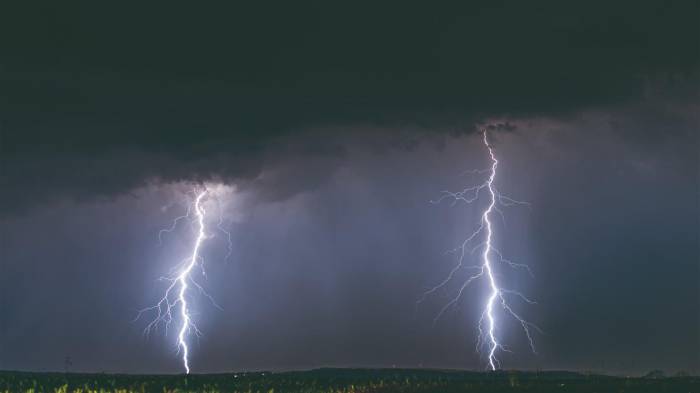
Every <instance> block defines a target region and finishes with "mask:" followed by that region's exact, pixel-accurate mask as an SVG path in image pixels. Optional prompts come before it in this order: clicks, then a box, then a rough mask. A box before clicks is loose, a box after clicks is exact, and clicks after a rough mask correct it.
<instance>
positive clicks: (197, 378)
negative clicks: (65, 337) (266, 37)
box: [0, 369, 700, 393]
mask: <svg viewBox="0 0 700 393" xmlns="http://www.w3.org/2000/svg"><path fill="white" fill-rule="evenodd" d="M0 392H1V393H5V392H8V393H9V392H12V393H49V392H50V393H136V392H139V393H150V392H164V393H166V392H172V393H174V392H178V393H185V392H202V393H220V392H221V393H223V392H226V393H234V392H235V393H312V392H327V393H370V392H371V393H404V392H405V393H408V392H420V393H452V392H538V393H547V392H560V393H564V392H586V393H591V392H599V393H606V392H648V393H664V392H666V393H676V392H678V393H681V392H682V393H687V392H691V393H692V392H697V393H700V378H697V377H682V378H661V379H645V378H621V377H610V376H601V375H582V374H576V373H570V372H538V373H535V372H519V371H501V372H493V373H480V372H465V371H446V370H423V369H419V370H404V369H318V370H311V371H295V372H280V373H270V372H255V373H231V374H198V375H189V376H184V375H123V374H122V375H120V374H72V373H71V374H64V373H28V372H12V371H0Z"/></svg>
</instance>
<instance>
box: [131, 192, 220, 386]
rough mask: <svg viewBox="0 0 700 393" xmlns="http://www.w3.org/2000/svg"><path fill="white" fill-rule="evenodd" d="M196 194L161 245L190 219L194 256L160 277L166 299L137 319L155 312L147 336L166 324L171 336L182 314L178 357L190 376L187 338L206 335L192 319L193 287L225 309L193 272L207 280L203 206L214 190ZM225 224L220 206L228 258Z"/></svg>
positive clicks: (140, 313)
mask: <svg viewBox="0 0 700 393" xmlns="http://www.w3.org/2000/svg"><path fill="white" fill-rule="evenodd" d="M194 194H195V198H194V201H192V203H191V204H189V205H188V208H187V212H186V213H185V214H184V215H182V216H178V217H176V218H175V219H173V222H172V224H171V226H170V227H168V228H166V229H162V230H160V231H159V232H158V242H159V244H162V237H163V235H164V234H167V233H170V232H172V231H174V230H175V229H176V228H177V226H178V223H179V222H180V221H182V220H185V219H189V220H190V222H191V223H192V224H193V226H194V228H195V232H196V236H195V239H194V244H193V246H192V251H191V254H190V256H189V257H188V258H186V259H185V260H183V261H182V262H181V263H180V264H178V266H176V267H175V268H174V269H173V270H172V271H171V272H170V275H169V276H163V277H160V280H162V281H167V282H169V285H168V287H167V288H166V290H165V292H164V294H163V297H161V298H160V300H159V301H158V302H157V303H156V304H155V305H153V306H151V307H147V308H144V309H142V310H140V311H139V312H138V315H137V316H136V319H139V318H140V317H141V316H142V315H143V314H144V313H149V312H150V313H155V318H154V319H153V320H152V321H151V322H150V323H149V324H148V325H147V326H146V328H145V330H144V334H146V335H149V334H150V332H151V331H152V330H154V329H157V328H158V326H159V325H161V324H163V325H164V327H165V333H166V335H167V333H168V328H169V327H170V324H171V322H172V321H173V319H174V317H173V312H176V313H177V314H179V319H180V323H181V325H180V328H179V329H178V334H177V350H178V354H181V356H182V364H183V367H184V369H185V372H186V373H187V374H189V373H190V362H189V354H190V348H189V345H188V342H187V338H188V336H189V335H190V334H191V333H194V334H195V335H196V336H197V337H200V336H201V334H202V333H201V331H200V330H199V328H197V325H196V324H195V322H194V320H193V318H192V311H191V305H190V304H189V303H188V294H189V292H190V291H189V289H190V285H191V286H192V287H194V288H197V290H198V292H199V293H200V294H201V295H203V296H205V297H206V298H207V299H209V300H210V301H211V302H212V304H213V305H214V306H215V307H217V308H219V309H220V308H221V307H220V306H219V305H218V304H217V303H216V302H215V301H214V299H213V298H212V297H211V296H210V295H209V294H208V293H207V292H206V291H205V290H204V288H203V287H202V286H201V285H199V284H198V283H197V281H196V280H195V279H194V278H193V277H192V272H193V270H194V269H195V267H199V268H200V269H201V272H202V275H203V276H204V277H205V278H206V273H205V271H204V266H203V264H202V261H203V260H202V257H201V255H200V250H201V248H202V244H203V243H204V240H206V239H207V238H209V237H210V236H209V235H208V234H207V231H206V219H207V211H206V209H205V208H204V206H203V204H204V202H205V199H206V198H207V197H208V196H209V195H210V194H211V193H210V190H209V189H207V188H204V189H203V190H199V191H198V190H195V192H194ZM193 216H194V217H193ZM222 224H223V215H222V212H221V207H220V205H219V221H218V223H217V225H216V228H217V230H218V231H220V232H221V233H223V234H224V235H226V240H227V242H228V252H227V254H226V259H228V257H229V256H230V255H231V251H232V245H231V234H230V232H228V231H226V230H225V229H224V228H223V226H222ZM174 309H175V311H174Z"/></svg>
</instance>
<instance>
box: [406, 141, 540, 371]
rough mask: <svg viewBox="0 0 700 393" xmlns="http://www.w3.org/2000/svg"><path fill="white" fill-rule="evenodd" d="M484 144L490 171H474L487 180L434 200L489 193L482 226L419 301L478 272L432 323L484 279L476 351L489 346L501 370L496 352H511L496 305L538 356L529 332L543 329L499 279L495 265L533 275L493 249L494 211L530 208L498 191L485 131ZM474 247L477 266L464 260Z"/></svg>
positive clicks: (492, 363)
mask: <svg viewBox="0 0 700 393" xmlns="http://www.w3.org/2000/svg"><path fill="white" fill-rule="evenodd" d="M483 142H484V145H485V146H486V148H487V149H488V152H489V157H490V159H491V167H490V169H488V170H482V171H471V173H472V174H475V175H481V174H484V173H488V178H487V179H486V180H485V181H484V182H482V183H480V184H478V185H476V186H472V187H467V188H465V189H463V190H462V191H458V192H451V191H443V192H442V196H441V197H440V198H439V199H437V200H436V201H432V202H433V203H440V202H442V201H443V200H445V199H448V200H452V205H453V206H454V205H455V204H456V203H457V202H460V201H461V202H464V203H467V204H470V203H474V202H477V201H478V200H479V197H480V196H481V193H482V192H483V191H486V190H487V191H488V196H489V200H488V201H489V203H488V206H487V207H486V209H485V210H484V211H483V213H482V214H481V220H480V223H479V226H478V227H477V228H476V230H475V231H474V232H472V234H471V235H469V236H468V237H467V238H466V239H465V240H464V241H463V242H462V244H460V245H459V246H458V247H457V248H455V249H454V250H452V251H453V252H455V253H458V255H459V256H458V260H457V264H456V266H455V267H454V268H453V269H452V270H451V271H450V273H449V274H448V275H447V277H446V278H445V279H444V280H443V281H442V282H440V283H439V284H438V285H436V286H435V287H433V288H431V289H429V290H428V291H426V292H425V293H424V294H423V296H422V297H421V298H420V299H419V300H418V303H421V302H423V301H424V300H425V299H426V298H427V297H428V296H429V295H431V294H432V293H435V292H436V291H438V290H440V289H442V288H443V287H445V286H446V285H447V284H448V283H450V282H451V281H452V280H453V279H454V278H455V276H456V275H457V274H458V273H459V271H460V270H471V271H474V272H475V273H474V274H472V275H471V276H469V277H467V278H466V279H465V280H464V282H463V283H462V285H461V286H460V287H459V290H458V291H457V294H456V296H455V297H454V298H452V299H451V300H450V301H449V302H448V303H447V304H446V305H445V306H444V307H443V308H442V309H441V310H440V312H439V313H438V315H437V316H436V317H435V319H434V321H433V322H437V320H438V319H439V318H440V317H441V316H442V314H444V313H445V311H447V310H448V309H449V308H450V307H452V306H454V305H455V304H456V303H457V302H458V301H459V299H460V298H461V297H462V295H463V293H464V290H465V289H466V288H467V286H469V284H471V283H472V282H474V281H476V280H477V279H482V278H483V279H485V280H486V281H487V282H488V287H489V296H488V298H487V301H486V304H485V305H484V309H483V312H482V314H481V318H480V319H479V323H478V329H479V338H478V340H477V351H481V350H482V349H483V347H484V346H485V347H486V351H485V353H486V355H487V358H488V368H490V369H491V370H496V369H497V368H500V362H499V361H498V358H497V356H496V355H497V352H498V351H499V350H501V351H506V352H509V350H508V349H507V347H506V346H504V345H503V343H502V342H501V341H500V340H499V335H498V326H497V325H498V320H497V318H496V311H497V309H496V307H495V306H496V305H497V304H500V306H501V307H500V308H501V309H502V310H503V311H504V312H505V314H506V315H510V316H511V317H513V318H514V319H515V320H516V321H517V322H518V323H519V324H520V326H521V327H522V329H523V331H524V333H525V336H526V337H527V340H528V343H529V344H530V348H531V349H532V351H533V352H535V353H536V351H535V345H534V341H533V338H532V335H531V332H530V329H531V328H532V329H535V330H537V331H540V329H539V328H538V327H537V326H536V325H534V324H532V323H530V322H528V321H526V320H525V319H523V318H522V317H520V315H518V314H517V313H516V312H515V311H514V310H513V308H512V307H511V306H510V304H509V303H508V302H507V300H506V297H507V296H509V295H512V296H515V297H517V298H519V299H521V300H523V301H525V302H526V303H528V304H534V303H535V302H534V301H532V300H530V299H528V298H527V297H525V296H524V295H523V294H522V293H520V292H518V291H514V290H510V289H506V288H503V287H502V286H501V285H500V284H499V282H498V280H497V273H496V269H495V263H494V262H497V263H503V264H504V265H506V266H509V267H511V268H513V269H524V270H526V271H527V272H528V273H529V274H530V275H532V272H531V270H530V268H529V267H528V266H527V265H524V264H519V263H515V262H512V261H510V260H508V259H506V258H504V257H503V254H502V253H501V252H500V251H499V250H498V249H496V248H495V247H494V245H493V232H494V231H493V222H492V215H493V213H494V212H496V213H498V214H500V215H501V217H503V212H502V211H501V210H499V208H498V206H499V205H500V206H513V205H529V204H528V203H526V202H521V201H517V200H514V199H512V198H509V197H507V196H505V195H503V194H501V193H500V192H498V190H497V189H496V186H495V185H494V181H495V180H496V173H497V169H498V159H497V158H496V155H495V154H494V152H493V147H492V146H491V144H490V143H489V139H488V135H487V133H486V131H483ZM480 238H483V239H484V240H483V242H482V243H478V244H476V245H474V241H475V240H476V239H480ZM470 247H471V250H469V254H473V253H474V252H476V251H477V250H478V249H480V248H483V252H482V253H481V258H480V259H481V263H479V264H476V265H465V263H464V262H465V258H466V257H467V253H468V252H467V251H468V249H469V248H470ZM494 255H495V256H497V259H496V260H495V261H494V260H493V256H494Z"/></svg>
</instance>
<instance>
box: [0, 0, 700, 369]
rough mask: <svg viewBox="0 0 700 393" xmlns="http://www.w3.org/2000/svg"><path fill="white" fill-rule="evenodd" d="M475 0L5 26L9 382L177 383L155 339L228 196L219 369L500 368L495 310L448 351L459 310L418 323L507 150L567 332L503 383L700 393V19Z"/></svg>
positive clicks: (217, 292)
mask: <svg viewBox="0 0 700 393" xmlns="http://www.w3.org/2000/svg"><path fill="white" fill-rule="evenodd" d="M234 3H235V2H234ZM472 3H473V4H471V5H469V6H467V5H464V4H457V3H454V4H448V3H444V4H433V3H430V4H429V3H427V2H420V3H418V2H417V3H416V4H406V3H396V4H395V5H377V4H372V5H360V4H358V3H354V2H348V3H345V4H339V3H332V2H305V5H300V4H297V2H285V3H284V4H272V3H265V4H260V5H258V6H254V5H246V6H244V5H234V4H228V5H226V6H224V5H223V4H213V3H209V4H201V3H197V4H195V3H187V4H177V3H173V2H168V3H162V4H160V5H156V4H154V3H150V2H149V3H144V2H139V3H134V4H127V3H124V2H115V3H109V4H108V3H104V2H85V3H80V2H73V3H71V4H66V3H65V2H49V1H46V2H15V4H3V5H2V6H0V149H1V150H0V311H1V312H0V369H12V370H37V371H38V370H63V369H64V366H65V364H64V361H65V358H66V357H67V356H68V357H70V359H71V360H72V366H70V370H73V371H91V372H92V371H94V372H99V371H105V372H130V373H154V372H166V373H175V372H181V365H180V361H179V358H178V356H177V355H176V354H175V352H176V349H177V348H176V346H175V341H174V340H175V337H174V335H173V334H172V332H171V333H170V334H169V335H168V336H167V337H166V336H164V334H163V331H159V332H157V333H154V334H152V335H151V336H150V338H148V339H146V338H144V337H143V335H142V332H143V329H144V327H145V325H146V322H147V321H144V320H137V321H133V320H134V318H135V317H136V315H137V312H138V310H139V309H141V308H143V307H146V306H149V305H151V304H153V303H154V302H155V301H157V299H158V296H159V294H160V293H161V292H162V290H163V283H162V282H159V281H158V277H159V276H161V275H163V274H165V273H167V272H168V271H169V269H171V268H172V267H173V266H174V265H175V264H177V263H178V261H180V260H181V259H182V258H183V257H184V256H185V255H187V250H188V247H189V245H190V244H191V239H192V237H191V236H190V232H188V227H187V226H186V225H185V226H184V227H182V228H179V230H178V231H175V232H173V233H172V234H170V235H168V236H167V237H166V238H165V239H164V242H163V244H159V242H158V232H159V230H161V229H163V228H167V227H168V226H169V225H170V223H171V222H172V219H173V218H175V217H177V216H178V215H181V214H183V213H184V212H185V210H186V195H187V192H189V191H190V190H192V188H193V187H195V186H196V185H201V184H205V183H206V184H210V185H220V184H223V185H226V186H227V187H228V188H227V189H228V190H229V191H230V192H229V193H228V194H227V196H226V198H223V199H222V200H221V201H220V202H221V211H222V218H223V225H224V226H225V227H226V228H228V229H229V230H230V232H231V236H232V246H233V247H232V254H231V256H230V258H228V260H224V257H225V255H226V244H225V241H224V238H223V236H221V234H220V233H219V234H218V235H217V236H214V237H212V238H210V239H207V241H206V244H205V246H204V249H203V255H204V257H205V259H206V268H207V276H208V279H207V280H206V281H204V282H203V284H204V285H205V286H206V288H207V289H208V291H209V292H210V294H211V295H212V296H213V297H214V298H215V299H216V301H217V303H218V304H219V305H220V306H221V308H222V309H221V310H220V309H217V308H215V307H213V306H212V305H211V304H210V303H208V301H206V299H201V298H198V297H195V300H194V302H193V304H195V307H196V314H195V318H196V319H197V321H198V324H199V327H200V329H201V330H202V332H203V333H204V335H203V337H202V338H201V339H200V340H199V342H197V341H196V340H193V345H192V360H191V362H192V369H193V372H220V371H234V370H235V371H237V370H259V369H265V370H280V369H305V368H313V367H321V366H342V367H392V366H396V367H449V368H467V369H483V368H484V366H485V363H484V358H483V357H481V356H480V355H479V354H477V353H475V351H474V346H475V343H476V337H477V331H476V323H477V320H478V318H479V315H480V311H481V310H480V308H481V306H482V304H483V301H484V296H485V291H484V287H483V286H480V285H476V286H475V287H473V288H471V289H470V290H469V291H468V292H466V293H465V296H464V297H463V298H462V299H461V301H460V302H459V304H458V306H457V307H456V308H454V309H452V310H450V311H449V312H448V313H446V314H445V315H444V317H443V318H442V319H440V320H439V321H438V322H437V324H435V326H433V325H432V321H433V318H434V317H435V315H436V314H437V313H438V312H439V310H440V308H441V307H442V306H443V305H444V304H445V303H446V302H447V301H449V299H450V297H449V296H450V295H451V294H453V293H454V290H455V289H456V288H455V287H454V286H452V287H449V288H448V289H447V290H446V291H442V292H439V293H437V294H435V295H434V296H432V297H430V298H429V299H428V301H426V302H424V303H422V304H420V305H419V306H418V307H416V300H418V299H419V298H420V296H421V294H422V293H423V292H424V291H425V290H426V289H428V288H430V287H431V286H433V285H435V284H437V283H439V282H440V281H441V280H442V279H443V278H444V277H445V275H446V274H448V273H449V271H450V269H451V268H452V267H453V266H454V263H455V259H454V256H453V255H450V254H446V253H445V251H447V250H449V249H452V248H454V247H455V246H456V245H458V244H459V243H460V242H461V240H462V239H463V238H464V236H465V234H468V233H469V231H470V230H471V229H473V227H474V225H475V224H477V223H478V220H479V215H480V210H479V208H480V207H483V206H482V205H474V206H466V205H460V204H458V205H455V206H453V207H450V205H449V204H439V205H436V204H431V203H430V201H431V200H432V199H435V198H436V197H439V195H440V191H442V190H445V189H450V190H458V189H461V188H463V187H465V186H466V185H468V184H469V183H470V182H472V181H473V178H471V177H470V175H465V174H464V173H465V172H466V171H468V170H470V169H483V168H485V167H487V166H488V164H489V160H488V155H487V152H486V151H485V149H484V146H483V145H482V144H481V139H480V135H479V134H478V131H479V130H480V129H482V128H486V129H487V130H488V132H489V135H490V136H491V138H492V140H493V145H494V150H495V153H496V155H497V156H498V158H499V160H500V164H499V165H500V166H499V174H498V178H497V181H496V183H497V186H498V188H499V189H500V190H501V191H502V192H503V193H505V194H508V195H509V196H512V197H514V198H517V199H519V200H525V201H528V202H530V203H531V207H530V208H527V207H513V208H509V209H506V210H505V211H504V213H505V214H504V215H505V225H504V223H503V222H502V221H498V223H497V226H496V242H497V244H498V246H499V247H500V249H501V250H502V251H503V252H504V253H505V254H507V256H508V257H509V258H510V259H513V260H515V261H517V262H520V263H527V264H529V265H530V267H531V269H532V271H533V273H534V278H532V277H530V276H528V275H527V274H522V273H523V272H519V273H518V272H513V271H510V272H505V271H504V275H505V274H506V273H507V277H508V278H507V280H509V284H511V285H512V286H514V287H516V288H518V289H519V290H522V291H523V292H525V293H527V294H528V295H529V296H530V297H532V298H534V299H535V300H537V302H538V304H536V305H523V304H518V310H519V311H520V312H521V314H523V315H524V316H526V317H527V319H528V320H530V321H532V322H534V323H536V324H537V325H538V326H540V327H541V329H542V330H543V333H542V334H535V336H534V338H535V342H536V345H537V347H538V353H537V354H533V353H531V352H530V351H529V349H528V346H527V344H526V340H525V338H524V336H523V334H522V332H521V331H519V330H518V328H517V326H515V325H513V324H512V323H510V324H504V328H503V333H502V334H503V337H504V340H505V341H506V342H507V344H508V345H509V347H510V349H511V350H512V351H513V353H506V354H502V355H501V356H500V357H501V360H502V361H503V366H504V367H505V368H520V369H537V368H542V369H570V370H582V371H583V370H594V371H605V372H611V373H636V374H639V373H643V372H646V371H648V370H650V369H654V368H659V369H664V370H667V371H669V372H674V371H678V370H686V371H690V372H694V373H700V153H699V152H700V137H699V135H700V133H699V132H698V130H699V129H700V115H699V113H700V28H699V27H698V26H699V24H698V18H699V16H698V15H700V3H698V2H697V1H669V2H648V3H649V4H647V2H644V1H629V2H619V1H618V2H605V3H603V2H601V3H597V2H594V3H596V4H595V5H591V4H588V3H590V2H576V3H574V2H561V1H551V2H550V1H541V2H517V1H514V2H501V1H493V2H472ZM499 220H500V218H499ZM504 277H505V276H504ZM504 279H505V278H504Z"/></svg>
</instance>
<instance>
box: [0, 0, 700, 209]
mask: <svg viewBox="0 0 700 393" xmlns="http://www.w3.org/2000/svg"><path fill="white" fill-rule="evenodd" d="M3 8H4V10H3V12H2V17H1V18H2V21H1V22H2V23H0V26H2V27H0V29H1V31H0V33H1V34H0V37H1V38H0V47H1V48H2V60H0V84H1V87H2V89H1V91H2V93H0V105H1V118H0V127H1V128H0V132H1V133H2V140H1V141H2V167H3V169H2V181H3V184H6V185H7V187H6V190H7V191H6V192H4V193H3V197H2V201H3V206H8V205H11V206H16V208H21V206H22V205H24V206H29V205H31V204H34V203H35V202H39V201H42V200H46V199H48V198H55V197H61V196H63V197H66V196H78V197H84V196H90V195H112V194H114V193H119V192H123V191H126V190H128V189H131V188H133V187H135V186H138V185H142V184H143V183H144V182H145V181H148V180H158V179H160V180H161V181H172V180H178V179H191V180H201V179H207V178H214V177H218V178H224V179H229V180H231V181H245V180H246V179H248V180H250V179H255V178H257V177H258V176H259V175H260V174H261V172H262V171H263V170H264V168H272V170H273V171H276V172H279V170H278V169H276V168H277V167H279V166H284V165H285V164H284V163H283V162H279V161H275V159H274V155H275V154H276V150H275V146H278V145H279V144H284V143H285V141H286V140H289V138H295V139H296V140H297V141H304V142H305V143H308V144H310V145H311V146H312V147H311V149H314V150H322V151H323V152H326V153H328V154H331V155H333V154H335V153H334V152H337V151H338V149H339V147H338V146H335V145H334V142H333V141H332V139H333V138H329V139H331V142H326V141H325V140H324V139H325V138H326V137H327V135H314V136H313V137H304V136H302V135H300V133H303V130H304V129H306V128H309V127H319V126H325V125H353V124H359V125H372V126H394V127H396V128H400V127H403V126H406V125H410V126H418V127H423V128H426V129H431V130H433V129H454V127H457V128H458V129H461V130H465V129H466V130H470V129H472V126H473V124H474V123H475V122H478V121H481V120H483V119H485V118H488V117H493V116H503V115H510V116H531V115H562V114H567V113H572V112H577V111H580V110H583V109H586V108H591V107H600V106H608V105H619V104H622V103H625V102H629V101H634V100H637V99H639V98H640V97H643V95H644V94H645V92H646V90H645V88H646V87H647V85H648V83H647V82H646V81H648V80H652V81H655V80H658V79H659V75H661V76H671V77H672V78H676V80H677V82H676V83H675V84H676V85H678V84H681V85H691V86H693V87H697V86H698V84H697V77H696V76H693V75H696V74H693V71H694V70H695V69H696V68H697V66H698V45H699V42H700V41H699V39H698V36H699V35H698V34H695V33H697V31H696V30H697V29H696V23H695V15H697V14H698V12H699V11H700V10H699V9H698V4H697V2H674V3H669V4H658V3H657V4H640V3H639V2H628V3H625V2H622V3H619V2H618V3H615V4H605V5H604V6H603V5H600V6H598V5H590V4H577V5H572V4H562V3H561V2H543V3H538V4H527V3H522V2H512V3H497V4H494V3H482V4H478V5H459V4H452V5H449V6H444V7H438V8H437V9H430V10H426V9H425V7H424V5H421V4H413V5H409V4H402V5H401V6H390V5H373V6H371V7H362V6H358V5H333V6H331V5H328V4H325V3H323V2H317V3H316V2H311V3H306V4H304V5H300V4H291V3H290V4H286V5H285V4H279V5H276V6H255V5H227V6H224V7H221V8H210V7H197V8H193V7H191V5H184V4H173V3H168V4H165V5H160V6H159V5H154V4H147V5H144V4H139V5H138V6H130V5H127V4H124V3H120V4H113V5H104V4H100V5H98V4H91V3H86V4H80V3H73V4H70V5H68V4H60V5H59V4H56V3H52V2H46V3H41V2H40V3H32V4H31V5H30V4H28V3H16V4H13V5H4V6H3ZM666 88H667V87H666ZM673 89H674V88H673V86H672V88H671V90H673ZM690 90H693V89H692V88H690ZM506 127H507V124H506ZM285 138H286V139H285ZM340 149H342V147H340ZM302 150H303V148H302ZM299 154H309V152H300V153H299ZM96 158H97V159H96ZM333 167H334V166H333V165H331V166H330V168H331V169H332V168H333ZM317 169H318V168H317ZM96 177H99V178H100V179H99V181H97V180H96ZM312 177H315V178H317V179H319V180H320V179H322V178H324V177H325V176H324V175H323V174H319V175H317V176H316V175H315V176H312ZM293 186H294V189H290V190H285V191H282V190H279V189H278V190H277V191H275V192H272V193H269V194H270V195H273V194H279V195H280V196H283V195H291V194H293V193H294V192H296V191H295V190H300V189H303V187H300V186H299V184H298V183H293ZM277 187H278V188H279V187H280V185H279V184H278V185H277ZM39 194H41V195H39ZM3 209H4V210H5V209H7V208H3Z"/></svg>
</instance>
